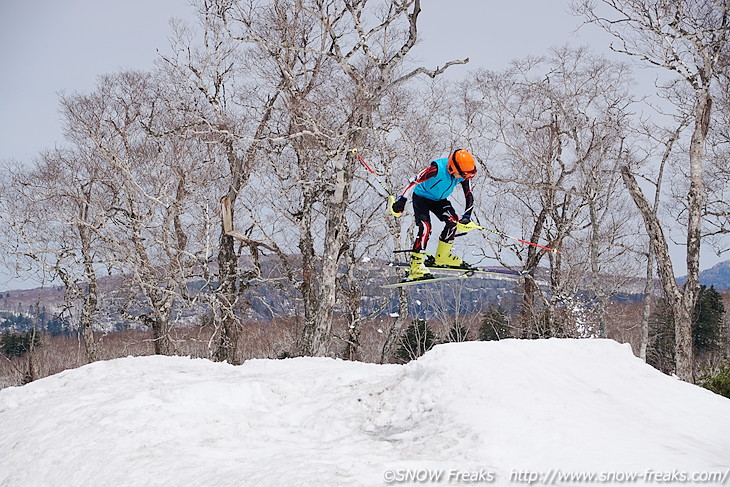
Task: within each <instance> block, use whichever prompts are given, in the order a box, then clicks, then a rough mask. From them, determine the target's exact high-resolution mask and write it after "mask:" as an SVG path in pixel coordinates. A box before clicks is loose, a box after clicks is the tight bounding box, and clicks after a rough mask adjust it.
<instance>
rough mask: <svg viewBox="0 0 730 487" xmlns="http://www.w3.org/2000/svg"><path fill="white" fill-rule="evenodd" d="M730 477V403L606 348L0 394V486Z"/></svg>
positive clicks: (153, 368)
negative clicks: (729, 474) (578, 476)
mask: <svg viewBox="0 0 730 487" xmlns="http://www.w3.org/2000/svg"><path fill="white" fill-rule="evenodd" d="M729 467H730V400H728V399H725V398H723V397H720V396H718V395H715V394H713V393H711V392H709V391H706V390H704V389H701V388H699V387H696V386H693V385H690V384H686V383H683V382H681V381H679V380H676V379H674V378H671V377H668V376H665V375H663V374H661V373H660V372H657V371H656V370H654V369H652V368H651V367H649V366H647V365H645V364H644V363H643V362H642V361H641V360H639V359H637V358H635V357H634V356H633V355H632V354H631V351H630V349H629V348H628V346H625V345H619V344H617V343H615V342H613V341H609V340H543V341H518V340H505V341H501V342H487V343H485V342H468V343H460V344H449V345H441V346H437V347H436V348H435V349H434V350H432V351H431V352H429V353H427V354H426V355H425V356H423V357H422V358H421V359H419V360H417V361H414V362H411V363H409V364H407V365H374V364H364V363H357V362H345V361H340V360H332V359H324V358H299V359H290V360H252V361H249V362H246V363H245V364H244V365H241V366H232V365H228V364H223V363H214V362H210V361H207V360H201V359H188V358H183V357H161V356H155V357H136V358H133V357H130V358H124V359H117V360H111V361H107V362H97V363H93V364H90V365H87V366H85V367H81V368H79V369H75V370H69V371H66V372H63V373H60V374H57V375H55V376H52V377H48V378H46V379H43V380H39V381H37V382H33V383H31V384H28V385H26V386H23V387H17V388H9V389H5V390H2V391H0V485H2V486H13V487H15V486H17V487H21V486H23V487H29V486H54V487H58V486H95V487H96V486H114V487H120V486H216V487H218V486H236V487H240V486H285V485H286V486H290V485H306V486H309V485H312V486H346V485H364V486H377V485H386V484H388V483H391V484H399V485H402V484H410V485H413V484H416V483H419V482H415V481H421V482H420V483H428V484H439V483H440V484H444V485H457V484H460V485H465V484H470V485H475V484H481V485H484V484H489V485H516V484H520V483H528V482H530V483H532V484H533V485H535V484H537V485H539V484H541V483H551V484H555V485H576V484H584V485H588V484H591V483H613V481H614V480H615V481H616V483H619V481H624V482H623V483H628V482H626V481H625V480H626V478H628V477H629V476H634V477H635V479H634V480H635V481H634V482H631V483H634V484H648V485H654V484H656V483H657V477H658V476H659V475H665V476H666V475H674V476H675V477H674V480H675V482H674V483H677V482H676V481H677V480H680V475H683V476H684V477H681V478H685V479H687V480H688V483H692V484H693V483H700V482H703V483H704V484H705V485H720V484H723V483H724V482H726V481H728V478H727V477H728V475H727V472H728V468H729ZM568 475H573V477H572V478H567V477H566V476H568ZM576 475H585V476H586V477H581V478H582V479H583V480H579V479H577V478H576V477H575V476H576ZM589 475H593V476H594V477H588V476H589ZM599 476H600V477H599ZM688 476H693V477H688ZM664 479H665V480H664V481H667V480H672V479H669V478H668V477H664ZM571 480H572V481H571ZM689 480H692V482H689ZM412 481H413V482H412ZM695 481H696V482H695ZM729 485H730V483H729Z"/></svg>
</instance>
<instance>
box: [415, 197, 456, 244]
mask: <svg viewBox="0 0 730 487" xmlns="http://www.w3.org/2000/svg"><path fill="white" fill-rule="evenodd" d="M431 213H433V214H434V215H436V217H437V218H438V219H439V220H441V221H442V222H444V223H445V225H444V230H443V231H442V232H441V235H440V237H439V238H440V239H441V240H443V241H444V242H447V243H449V242H451V241H453V240H454V237H455V236H456V223H457V222H458V221H459V217H458V216H457V215H456V211H455V210H454V207H453V206H451V202H450V201H449V200H439V201H434V200H430V199H428V198H424V197H423V196H418V195H417V194H414V195H413V215H414V216H415V217H416V224H417V225H418V236H417V237H416V241H415V243H414V244H413V251H414V252H422V251H423V250H425V249H426V244H428V237H430V236H431Z"/></svg>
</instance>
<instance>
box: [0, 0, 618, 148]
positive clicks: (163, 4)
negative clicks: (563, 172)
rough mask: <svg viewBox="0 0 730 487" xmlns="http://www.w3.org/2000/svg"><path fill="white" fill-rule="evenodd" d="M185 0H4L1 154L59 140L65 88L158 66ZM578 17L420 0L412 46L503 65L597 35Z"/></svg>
mask: <svg viewBox="0 0 730 487" xmlns="http://www.w3.org/2000/svg"><path fill="white" fill-rule="evenodd" d="M189 3H190V2H189V0H124V1H119V0H0V60H1V61H2V69H1V71H2V76H0V107H1V109H0V159H11V158H12V159H18V160H21V161H27V160H30V159H32V158H33V157H34V156H35V155H36V154H37V153H38V152H39V151H40V150H41V149H44V148H48V147H53V145H54V144H55V143H57V142H59V141H60V140H61V137H62V134H61V125H60V123H59V117H58V93H59V92H64V91H65V92H67V93H72V92H75V91H78V92H88V91H91V90H93V89H94V88H95V84H96V78H97V76H99V75H101V74H106V73H111V72H115V71H118V70H120V69H150V68H152V63H153V60H154V59H155V57H156V56H157V53H156V50H157V49H159V50H160V51H162V52H167V51H168V46H169V44H168V36H169V35H170V27H169V25H168V21H169V19H170V18H171V17H178V18H183V19H192V15H193V14H192V8H191V7H190V5H189ZM578 22H579V19H577V18H575V17H573V16H572V15H571V14H570V13H569V12H568V9H567V0H510V1H504V0H449V1H445V0H424V1H423V11H422V14H421V18H420V32H419V34H420V37H421V38H422V44H421V45H419V46H418V47H417V49H416V50H415V52H416V54H417V56H418V57H419V58H420V59H422V60H423V61H424V62H425V63H427V64H428V65H433V66H435V65H440V64H443V63H444V62H446V61H448V60H452V59H457V58H464V57H469V58H470V59H471V62H470V63H469V65H468V67H458V68H456V69H462V70H466V69H472V68H476V67H487V68H490V69H499V68H502V67H505V66H506V65H507V63H508V62H509V61H510V60H512V59H515V58H518V57H524V56H526V55H528V54H542V53H544V52H545V51H546V49H547V48H548V47H549V46H561V45H563V44H565V43H567V42H570V43H571V44H575V45H578V44H590V43H591V42H593V43H595V37H596V36H597V35H600V33H599V32H597V29H595V28H593V27H589V28H585V29H583V30H581V31H580V34H581V37H577V36H576V34H575V29H576V27H577V25H578ZM589 35H590V37H588V36H589ZM591 37H594V38H593V39H591ZM597 47H600V48H601V49H602V50H605V45H603V46H601V45H599V46H597ZM452 69H453V68H452ZM452 73H455V71H452Z"/></svg>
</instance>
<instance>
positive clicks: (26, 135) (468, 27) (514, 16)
mask: <svg viewBox="0 0 730 487" xmlns="http://www.w3.org/2000/svg"><path fill="white" fill-rule="evenodd" d="M422 8H423V10H422V13H421V17H420V22H419V37H420V39H421V43H420V45H419V46H417V48H416V49H415V50H414V53H415V54H416V56H417V57H418V58H419V60H421V61H423V63H424V64H425V65H427V66H429V67H435V66H437V65H443V64H444V63H445V62H446V61H449V60H453V59H461V58H464V57H469V58H470V60H471V61H470V63H469V64H468V65H467V66H466V67H462V66H455V67H453V68H451V69H452V70H453V71H451V73H452V74H455V73H456V70H467V69H475V68H477V67H485V68H488V69H495V70H498V69H502V68H505V67H506V66H507V65H508V64H509V62H510V61H511V60H513V59H516V58H522V57H525V56H527V55H529V54H534V55H541V54H544V53H546V52H547V50H548V49H549V48H550V47H559V46H562V45H564V44H571V45H573V46H581V45H587V46H590V47H591V48H592V49H594V50H595V51H597V52H599V53H603V54H606V55H608V56H609V57H613V58H619V59H623V58H620V57H619V56H618V55H616V54H613V53H610V51H609V49H608V42H609V39H608V37H607V35H606V34H604V33H603V32H602V31H600V30H599V29H598V28H596V27H594V26H586V27H583V28H581V29H579V30H578V26H579V25H580V19H579V18H576V17H574V16H573V15H572V14H571V13H570V11H569V9H568V0H448V1H447V0H423V4H422ZM172 17H176V18H182V19H188V20H191V21H192V20H193V12H192V7H191V6H190V0H123V1H121V0H0V61H1V62H2V64H1V67H0V73H2V74H1V75H0V160H9V159H15V160H19V161H23V162H27V161H30V160H32V159H33V158H34V157H35V155H36V154H38V152H39V151H41V150H42V149H44V148H52V147H53V146H54V145H55V144H58V143H61V142H62V133H61V124H60V121H59V116H58V93H60V92H67V93H73V92H89V91H92V90H94V89H95V85H96V79H97V77H98V76H99V75H102V74H106V73H112V72H116V71H119V70H121V69H140V70H146V69H151V68H152V67H153V61H154V59H155V58H156V57H157V50H158V49H159V50H160V51H161V52H163V53H164V52H168V50H169V43H168V36H169V35H170V33H171V29H170V27H169V19H170V18H172ZM624 60H626V59H624ZM717 260H718V259H716V258H714V256H712V255H709V252H705V254H704V255H703V265H702V267H703V268H706V267H709V266H711V265H713V264H714V263H715V262H716V261H717ZM676 264H678V267H677V268H678V272H681V271H679V269H680V268H681V267H682V266H683V263H682V262H676ZM0 275H1V274H0ZM2 281H3V279H1V278H0V288H2V287H6V286H3V284H4V283H3V282H2Z"/></svg>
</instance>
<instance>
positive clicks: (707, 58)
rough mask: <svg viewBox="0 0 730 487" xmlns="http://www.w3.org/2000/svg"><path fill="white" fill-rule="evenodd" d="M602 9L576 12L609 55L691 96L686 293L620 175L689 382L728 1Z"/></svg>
mask: <svg viewBox="0 0 730 487" xmlns="http://www.w3.org/2000/svg"><path fill="white" fill-rule="evenodd" d="M600 5H601V6H602V7H604V8H602V9H599V8H598V6H597V5H596V4H595V3H594V2H592V1H587V0H580V1H576V2H574V8H575V10H576V11H577V12H578V13H579V14H582V15H583V16H585V18H586V19H587V21H588V22H591V23H594V24H597V25H599V26H601V27H602V28H603V29H605V30H606V31H607V32H608V33H610V34H611V35H613V36H614V37H615V38H616V39H617V40H618V45H613V46H612V48H613V49H614V50H616V51H617V52H621V53H625V54H628V55H631V56H635V57H637V58H638V59H640V60H641V61H642V62H644V63H647V64H649V65H652V66H658V67H661V68H664V69H667V70H669V72H670V73H672V74H674V75H675V76H677V81H676V82H675V83H686V84H687V86H688V87H689V88H690V90H691V92H692V94H693V96H692V106H691V113H692V119H693V122H694V126H693V129H692V135H691V139H690V145H689V157H688V164H687V169H688V171H687V180H688V183H689V184H688V186H689V188H688V191H687V215H686V227H685V228H686V233H687V241H686V243H687V247H686V249H687V250H686V264H687V282H686V284H685V286H684V289H680V288H679V286H678V285H677V283H676V281H675V276H674V268H673V265H672V261H671V258H670V254H669V250H668V244H667V239H666V237H665V235H664V231H663V229H662V223H661V222H660V221H659V220H658V219H657V218H656V215H655V214H654V213H653V212H652V207H651V205H650V204H649V202H648V200H647V198H646V197H645V195H644V193H643V191H642V189H641V187H640V186H639V184H638V182H637V181H636V179H635V176H634V174H633V173H632V171H631V168H630V167H628V166H623V167H622V168H621V174H622V176H623V179H624V183H625V185H626V187H627V188H628V189H629V191H630V192H631V195H632V198H633V199H634V202H635V204H636V206H637V208H638V209H639V211H640V212H641V215H642V217H643V219H644V224H645V226H646V229H647V233H648V234H649V237H650V240H651V243H652V246H653V248H654V252H655V254H656V258H657V265H658V268H659V275H660V277H661V280H662V284H663V288H664V293H665V294H666V296H667V299H668V300H669V303H670V307H671V308H672V312H673V314H674V319H675V328H676V330H675V331H676V347H675V352H676V353H675V356H676V373H677V375H678V376H679V377H680V378H682V379H683V380H686V381H689V382H693V381H694V360H693V355H694V354H693V346H692V310H693V309H694V305H695V301H696V298H697V293H698V292H699V262H700V245H701V240H702V217H703V209H704V206H705V203H706V199H707V196H706V189H705V182H704V169H703V162H704V157H705V143H706V140H707V136H708V132H709V129H710V124H711V112H712V101H713V84H715V83H717V81H718V80H717V78H718V75H719V67H720V60H721V55H722V54H723V53H724V52H726V50H727V46H728V39H730V18H729V17H730V16H729V15H728V12H729V10H730V2H728V1H727V0H720V1H715V0H696V1H694V0H692V1H687V0H686V1H680V2H677V1H675V0H660V1H651V2H650V1H647V0H602V1H601V2H600ZM604 10H605V13H604ZM678 108H680V110H681V109H682V108H683V107H678Z"/></svg>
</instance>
